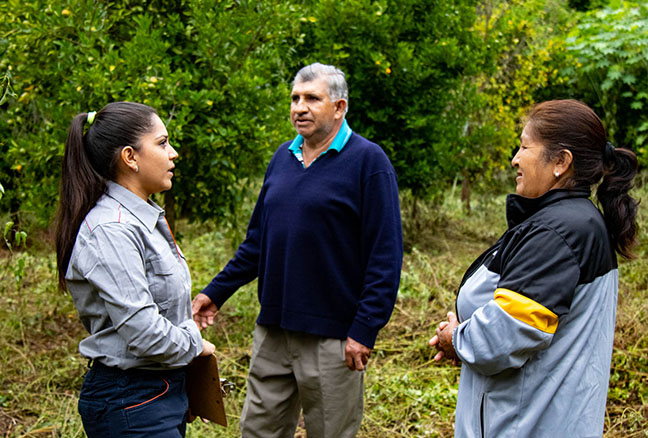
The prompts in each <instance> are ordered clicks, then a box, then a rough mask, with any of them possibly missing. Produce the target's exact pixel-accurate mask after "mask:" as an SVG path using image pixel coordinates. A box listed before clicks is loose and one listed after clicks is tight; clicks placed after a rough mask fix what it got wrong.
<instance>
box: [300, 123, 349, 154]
mask: <svg viewBox="0 0 648 438" xmlns="http://www.w3.org/2000/svg"><path fill="white" fill-rule="evenodd" d="M351 134H353V131H352V130H351V128H350V127H349V124H348V123H347V121H346V119H344V122H343V123H342V126H341V127H340V130H339V131H338V133H337V134H336V135H335V138H334V139H333V142H331V145H330V146H329V147H328V148H327V149H326V150H325V151H324V152H328V151H330V150H331V149H333V150H335V151H337V152H340V151H341V150H342V148H343V147H344V146H345V145H346V144H347V142H348V141H349V138H351ZM303 145H304V137H302V136H301V135H300V134H297V137H295V139H294V140H293V142H292V143H291V144H290V146H288V150H290V151H291V152H292V153H295V152H297V151H299V150H300V149H301V148H302V146H303Z"/></svg>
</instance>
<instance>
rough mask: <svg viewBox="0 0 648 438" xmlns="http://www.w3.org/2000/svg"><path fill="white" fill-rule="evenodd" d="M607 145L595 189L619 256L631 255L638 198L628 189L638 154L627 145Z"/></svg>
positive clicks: (635, 228) (634, 172) (635, 231)
mask: <svg viewBox="0 0 648 438" xmlns="http://www.w3.org/2000/svg"><path fill="white" fill-rule="evenodd" d="M607 148H608V151H607V154H606V158H607V160H606V161H607V164H608V169H607V171H606V173H605V176H603V181H602V182H601V184H600V185H599V187H598V189H597V190H596V198H597V199H598V201H599V203H600V204H601V208H602V209H603V215H604V216H605V222H606V223H607V227H608V230H610V234H611V236H612V243H613V245H614V249H616V250H617V252H618V253H619V254H621V255H622V256H624V257H626V258H632V257H633V254H632V251H631V249H632V247H633V246H634V245H635V244H636V242H635V236H636V235H637V223H636V221H635V218H636V216H637V210H638V209H639V202H638V201H637V200H636V199H634V198H632V197H631V196H630V195H629V194H628V192H629V191H630V189H632V180H633V178H634V176H635V174H636V172H637V157H636V156H635V154H634V153H633V152H632V151H630V150H628V149H620V148H619V149H614V148H613V146H612V145H610V144H608V146H607Z"/></svg>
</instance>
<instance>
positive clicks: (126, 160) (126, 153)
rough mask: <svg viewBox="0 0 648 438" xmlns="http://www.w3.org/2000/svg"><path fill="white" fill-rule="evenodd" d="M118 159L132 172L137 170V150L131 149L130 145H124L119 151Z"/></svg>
mask: <svg viewBox="0 0 648 438" xmlns="http://www.w3.org/2000/svg"><path fill="white" fill-rule="evenodd" d="M119 159H120V160H121V162H122V163H123V164H124V165H126V167H128V168H129V169H131V170H132V171H133V172H138V171H139V166H138V164H137V151H136V150H135V149H133V147H132V146H124V148H123V149H122V150H121V152H120V153H119Z"/></svg>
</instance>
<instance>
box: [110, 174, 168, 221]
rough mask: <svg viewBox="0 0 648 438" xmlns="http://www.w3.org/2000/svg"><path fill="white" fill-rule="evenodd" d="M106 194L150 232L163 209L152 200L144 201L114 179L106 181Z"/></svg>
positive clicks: (162, 213)
mask: <svg viewBox="0 0 648 438" xmlns="http://www.w3.org/2000/svg"><path fill="white" fill-rule="evenodd" d="M106 187H107V191H106V194H107V195H108V196H110V197H111V198H113V199H115V200H116V201H117V202H119V203H120V204H121V205H122V206H123V207H124V208H126V209H127V210H128V211H130V212H131V213H132V214H133V216H135V217H136V218H137V219H138V220H139V221H140V222H141V223H142V224H143V225H144V226H145V227H146V228H147V229H148V230H149V231H150V232H153V230H154V229H155V225H156V224H157V221H158V219H159V218H160V216H161V215H164V210H162V208H160V207H159V206H158V205H157V204H155V203H154V202H153V201H150V200H149V201H148V202H146V201H144V200H143V199H142V198H140V197H139V196H137V195H136V194H135V193H133V192H131V191H130V190H128V189H127V188H126V187H124V186H121V185H119V184H117V183H116V182H114V181H106Z"/></svg>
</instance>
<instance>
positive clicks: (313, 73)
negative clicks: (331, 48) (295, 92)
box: [293, 62, 349, 110]
mask: <svg viewBox="0 0 648 438" xmlns="http://www.w3.org/2000/svg"><path fill="white" fill-rule="evenodd" d="M319 78H322V79H324V80H325V81H326V84H327V86H328V94H329V97H330V98H331V99H332V100H338V99H344V100H346V101H347V110H348V108H349V88H348V87H347V83H346V77H345V75H344V72H343V71H342V70H340V69H339V68H337V67H335V66H333V65H326V64H320V63H319V62H316V63H314V64H311V65H307V66H306V67H303V68H302V69H301V70H299V71H298V72H297V74H296V75H295V80H293V86H294V85H295V84H296V83H298V82H310V81H314V80H316V79H319Z"/></svg>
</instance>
